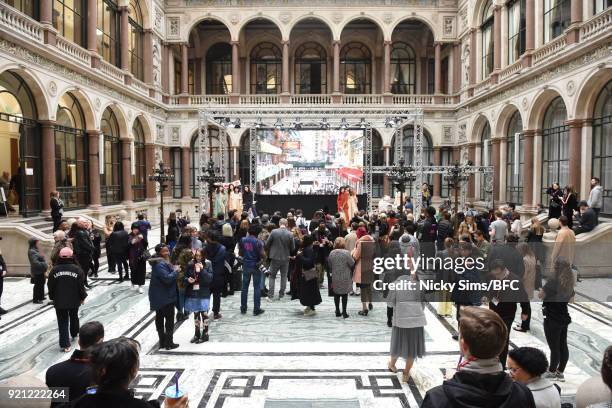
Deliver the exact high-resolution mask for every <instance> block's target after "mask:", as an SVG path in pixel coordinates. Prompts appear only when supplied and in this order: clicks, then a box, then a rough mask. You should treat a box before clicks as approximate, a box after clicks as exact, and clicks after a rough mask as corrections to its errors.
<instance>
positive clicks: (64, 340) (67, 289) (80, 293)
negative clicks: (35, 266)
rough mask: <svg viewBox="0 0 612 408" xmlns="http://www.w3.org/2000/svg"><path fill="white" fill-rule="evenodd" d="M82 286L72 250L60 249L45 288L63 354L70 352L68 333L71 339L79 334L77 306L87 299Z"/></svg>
mask: <svg viewBox="0 0 612 408" xmlns="http://www.w3.org/2000/svg"><path fill="white" fill-rule="evenodd" d="M84 284H85V278H84V274H83V271H82V270H81V268H80V267H79V265H77V264H75V263H74V259H73V253H72V249H70V248H69V247H66V248H62V250H61V251H60V253H59V260H58V262H57V264H56V265H55V266H54V267H53V269H51V272H50V273H49V281H48V282H47V286H48V288H49V299H51V300H52V301H53V306H54V307H55V314H56V315H57V326H58V329H59V343H60V347H61V349H62V350H63V351H64V352H65V353H67V352H69V351H70V339H69V337H68V333H69V332H70V335H71V336H72V338H73V339H74V338H75V337H76V336H77V334H78V333H79V306H80V305H82V304H83V302H85V298H86V297H87V292H85V286H84ZM69 323H70V330H69V329H68V326H69Z"/></svg>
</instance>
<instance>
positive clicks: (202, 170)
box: [183, 109, 227, 214]
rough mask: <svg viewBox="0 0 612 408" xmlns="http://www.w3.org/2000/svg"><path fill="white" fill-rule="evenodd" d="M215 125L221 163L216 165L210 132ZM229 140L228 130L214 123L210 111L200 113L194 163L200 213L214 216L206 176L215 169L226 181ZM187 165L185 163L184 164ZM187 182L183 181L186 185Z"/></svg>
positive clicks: (204, 110)
mask: <svg viewBox="0 0 612 408" xmlns="http://www.w3.org/2000/svg"><path fill="white" fill-rule="evenodd" d="M211 124H212V125H215V126H216V127H217V128H218V129H219V163H214V160H213V149H212V141H211V140H210V133H209V132H208V126H209V125H211ZM226 140H227V128H226V127H225V126H223V125H222V124H220V123H217V122H214V120H213V118H212V117H211V116H210V114H209V110H206V109H203V110H200V111H199V112H198V140H197V141H196V143H194V145H197V146H198V155H197V158H198V160H197V163H194V164H195V165H196V168H197V174H196V180H197V183H198V189H199V209H200V211H208V212H209V214H212V208H209V207H210V204H209V201H210V200H208V197H209V193H210V192H209V191H208V188H209V187H208V186H209V183H207V182H206V181H205V176H206V175H207V174H208V172H207V169H208V168H214V169H215V170H216V172H217V173H219V172H220V174H221V175H222V176H223V179H225V151H226V149H225V141H226ZM211 163H212V164H211ZM183 165H185V163H183ZM184 182H185V181H183V183H184Z"/></svg>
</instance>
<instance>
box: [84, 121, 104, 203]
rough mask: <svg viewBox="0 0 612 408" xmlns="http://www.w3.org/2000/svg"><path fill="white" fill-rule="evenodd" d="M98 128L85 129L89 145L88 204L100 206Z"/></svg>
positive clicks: (99, 135) (100, 135)
mask: <svg viewBox="0 0 612 408" xmlns="http://www.w3.org/2000/svg"><path fill="white" fill-rule="evenodd" d="M101 137H102V132H100V131H99V130H88V131H87V143H88V145H89V206H90V207H93V208H97V207H100V138H101Z"/></svg>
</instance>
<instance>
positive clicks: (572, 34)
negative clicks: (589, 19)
mask: <svg viewBox="0 0 612 408" xmlns="http://www.w3.org/2000/svg"><path fill="white" fill-rule="evenodd" d="M565 35H566V37H565V39H566V41H567V45H570V44H577V43H578V42H580V25H579V24H572V25H570V26H569V27H568V28H567V30H565Z"/></svg>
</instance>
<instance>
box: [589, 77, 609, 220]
mask: <svg viewBox="0 0 612 408" xmlns="http://www.w3.org/2000/svg"><path fill="white" fill-rule="evenodd" d="M611 135H612V82H608V84H607V85H606V86H605V87H604V88H603V89H602V91H601V93H600V94H599V96H598V97H597V102H595V111H594V112H593V176H594V177H599V180H600V181H601V186H603V199H604V201H603V208H602V209H601V211H602V212H603V213H604V214H611V213H612V185H611V183H612V142H611V140H610V136H611Z"/></svg>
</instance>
